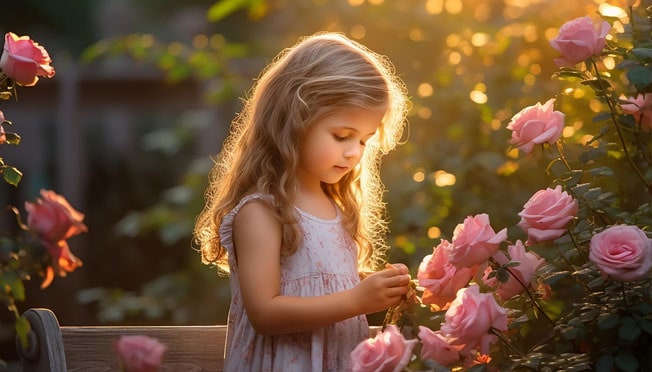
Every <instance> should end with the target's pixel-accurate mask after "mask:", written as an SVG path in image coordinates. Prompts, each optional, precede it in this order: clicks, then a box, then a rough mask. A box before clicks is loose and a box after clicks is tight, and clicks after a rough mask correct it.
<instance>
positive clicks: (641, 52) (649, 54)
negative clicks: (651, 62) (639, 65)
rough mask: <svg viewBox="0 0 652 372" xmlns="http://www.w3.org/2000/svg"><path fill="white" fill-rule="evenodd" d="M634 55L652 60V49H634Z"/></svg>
mask: <svg viewBox="0 0 652 372" xmlns="http://www.w3.org/2000/svg"><path fill="white" fill-rule="evenodd" d="M632 53H633V54H634V55H635V56H637V57H639V58H648V59H652V48H634V49H632Z"/></svg>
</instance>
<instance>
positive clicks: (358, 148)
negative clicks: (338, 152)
mask: <svg viewBox="0 0 652 372" xmlns="http://www.w3.org/2000/svg"><path fill="white" fill-rule="evenodd" d="M362 150H363V146H362V145H360V144H356V145H352V146H349V147H348V148H347V149H346V150H345V151H344V157H346V158H360V157H361V156H362Z"/></svg>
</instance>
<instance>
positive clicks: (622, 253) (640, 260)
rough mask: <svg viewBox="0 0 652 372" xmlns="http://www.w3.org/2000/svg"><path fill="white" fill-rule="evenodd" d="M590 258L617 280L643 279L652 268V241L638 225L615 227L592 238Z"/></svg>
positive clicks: (605, 272)
mask: <svg viewBox="0 0 652 372" xmlns="http://www.w3.org/2000/svg"><path fill="white" fill-rule="evenodd" d="M589 259H590V260H591V261H593V262H595V263H596V264H597V265H598V267H599V268H600V270H601V271H602V272H603V273H604V274H606V275H608V276H609V277H611V278H612V279H614V280H619V281H636V280H642V279H645V278H646V277H647V276H648V274H649V273H650V269H651V268H652V240H650V239H649V238H648V237H647V235H645V232H643V230H641V229H640V228H638V227H637V226H628V225H617V226H612V227H609V228H608V229H606V230H604V231H602V232H600V233H597V234H595V235H594V236H593V238H591V244H590V248H589Z"/></svg>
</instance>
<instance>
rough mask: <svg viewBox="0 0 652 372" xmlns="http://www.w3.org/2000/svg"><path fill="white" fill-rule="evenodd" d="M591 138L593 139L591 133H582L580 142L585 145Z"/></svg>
mask: <svg viewBox="0 0 652 372" xmlns="http://www.w3.org/2000/svg"><path fill="white" fill-rule="evenodd" d="M592 139H593V136H592V135H590V134H585V135H583V136H582V137H581V138H580V143H581V144H582V145H585V146H586V144H588V143H589V141H591V140H592Z"/></svg>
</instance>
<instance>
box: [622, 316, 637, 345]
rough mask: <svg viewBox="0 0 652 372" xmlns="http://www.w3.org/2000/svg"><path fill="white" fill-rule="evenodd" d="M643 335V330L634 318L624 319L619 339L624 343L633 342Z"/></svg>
mask: <svg viewBox="0 0 652 372" xmlns="http://www.w3.org/2000/svg"><path fill="white" fill-rule="evenodd" d="M640 335H641V328H640V327H639V326H638V324H636V321H635V320H634V319H633V318H630V317H626V318H623V320H622V324H621V326H620V328H619V329H618V337H620V339H621V340H624V341H633V340H636V339H637V338H638V336H640Z"/></svg>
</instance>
